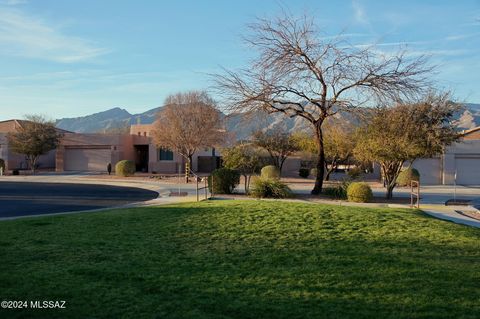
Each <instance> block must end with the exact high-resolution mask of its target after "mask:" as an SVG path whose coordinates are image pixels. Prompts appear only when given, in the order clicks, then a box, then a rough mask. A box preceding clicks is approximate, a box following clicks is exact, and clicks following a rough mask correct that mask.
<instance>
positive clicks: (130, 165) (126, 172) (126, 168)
mask: <svg viewBox="0 0 480 319" xmlns="http://www.w3.org/2000/svg"><path fill="white" fill-rule="evenodd" d="M115 174H116V175H118V176H132V175H133V174H135V163H134V162H133V161H129V160H123V161H119V162H118V163H117V164H116V165H115Z"/></svg>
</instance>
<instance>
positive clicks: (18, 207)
mask: <svg viewBox="0 0 480 319" xmlns="http://www.w3.org/2000/svg"><path fill="white" fill-rule="evenodd" d="M157 196H158V193H156V192H153V191H149V190H145V189H141V188H134V187H120V186H108V185H91V184H65V183H28V182H1V183H0V218H3V217H16V216H29V215H42V214H51V213H61V212H72V211H81V210H90V209H99V208H106V207H112V206H118V205H124V204H128V203H133V202H142V201H146V200H150V199H154V198H157Z"/></svg>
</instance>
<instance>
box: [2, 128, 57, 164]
mask: <svg viewBox="0 0 480 319" xmlns="http://www.w3.org/2000/svg"><path fill="white" fill-rule="evenodd" d="M19 125H20V124H19V123H18V122H17V121H16V120H10V121H3V122H0V158H1V159H3V160H4V161H5V169H6V170H7V171H11V170H14V169H30V167H29V165H28V162H27V160H26V158H25V155H23V154H16V153H14V152H13V151H12V150H11V149H10V148H9V146H8V139H7V135H8V133H10V132H15V131H16V130H17V129H18V128H19ZM55 153H56V150H51V151H50V152H48V153H47V154H45V155H41V156H40V157H39V158H38V160H37V165H38V168H55Z"/></svg>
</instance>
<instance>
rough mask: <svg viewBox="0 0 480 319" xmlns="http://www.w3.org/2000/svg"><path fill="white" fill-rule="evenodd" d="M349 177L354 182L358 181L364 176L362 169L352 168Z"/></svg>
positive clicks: (348, 173)
mask: <svg viewBox="0 0 480 319" xmlns="http://www.w3.org/2000/svg"><path fill="white" fill-rule="evenodd" d="M347 175H348V177H350V178H351V179H352V180H355V179H358V178H359V177H360V175H362V169H361V168H360V167H354V168H351V169H349V170H348V172H347Z"/></svg>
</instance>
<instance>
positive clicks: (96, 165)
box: [63, 148, 112, 171]
mask: <svg viewBox="0 0 480 319" xmlns="http://www.w3.org/2000/svg"><path fill="white" fill-rule="evenodd" d="M111 153H112V152H111V150H110V149H89V148H70V149H65V155H64V158H63V165H64V168H63V169H64V170H65V171H106V170H107V165H108V163H110V162H111V160H112V155H111Z"/></svg>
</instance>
